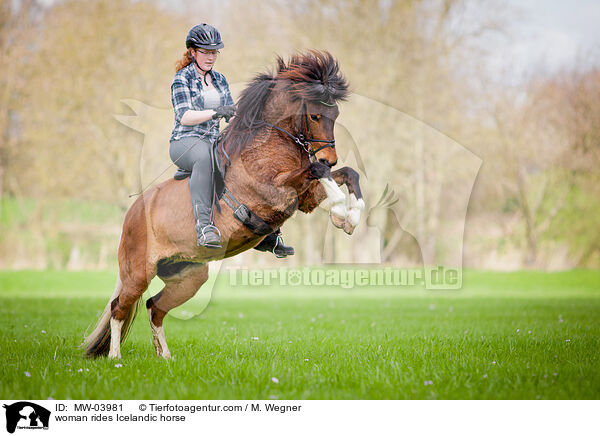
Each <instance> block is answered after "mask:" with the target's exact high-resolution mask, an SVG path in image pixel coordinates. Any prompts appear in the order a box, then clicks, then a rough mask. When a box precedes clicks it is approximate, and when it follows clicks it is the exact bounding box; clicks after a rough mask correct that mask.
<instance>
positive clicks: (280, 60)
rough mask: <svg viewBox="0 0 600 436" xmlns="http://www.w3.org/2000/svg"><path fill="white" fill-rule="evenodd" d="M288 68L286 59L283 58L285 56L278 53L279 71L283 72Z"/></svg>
mask: <svg viewBox="0 0 600 436" xmlns="http://www.w3.org/2000/svg"><path fill="white" fill-rule="evenodd" d="M285 70H287V66H286V65H285V61H284V60H283V58H282V57H281V56H279V55H277V72H278V73H281V72H283V71H285Z"/></svg>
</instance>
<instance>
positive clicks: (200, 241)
mask: <svg viewBox="0 0 600 436" xmlns="http://www.w3.org/2000/svg"><path fill="white" fill-rule="evenodd" d="M197 228H200V226H199V225H198V226H197ZM208 230H213V233H216V234H217V235H218V236H219V240H218V241H215V242H216V243H209V244H207V243H206V235H205V233H204V232H205V231H208ZM196 231H197V230H196ZM200 232H201V233H202V234H201V235H200V236H199V237H198V238H197V239H198V240H197V243H198V245H199V246H201V247H208V248H221V247H222V245H221V231H220V230H219V228H218V227H217V226H215V225H212V224H208V225H206V226H204V227H201V228H200Z"/></svg>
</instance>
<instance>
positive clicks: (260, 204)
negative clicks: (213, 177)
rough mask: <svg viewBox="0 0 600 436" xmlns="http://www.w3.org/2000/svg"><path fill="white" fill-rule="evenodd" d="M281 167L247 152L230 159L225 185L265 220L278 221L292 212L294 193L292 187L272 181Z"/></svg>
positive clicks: (263, 157)
mask: <svg viewBox="0 0 600 436" xmlns="http://www.w3.org/2000/svg"><path fill="white" fill-rule="evenodd" d="M280 166H281V165H280V164H278V163H277V162H276V161H274V160H273V159H272V158H269V157H268V155H266V154H264V153H258V152H257V150H246V151H245V152H244V153H243V154H242V155H240V156H236V157H235V158H232V160H231V166H230V167H229V168H228V170H227V173H226V176H225V185H226V186H227V189H228V190H229V191H231V192H232V193H233V194H234V195H235V196H236V197H237V198H238V200H239V201H240V202H242V203H244V204H246V205H247V206H248V207H249V208H250V209H252V210H253V211H254V212H255V213H257V214H259V215H260V216H261V217H262V218H263V219H265V220H266V221H272V222H275V221H281V220H282V219H285V218H284V217H286V218H287V217H288V216H289V215H291V214H292V213H293V210H292V209H294V210H295V207H296V203H297V201H296V197H297V194H296V191H295V189H294V188H293V187H291V186H280V187H276V186H275V183H274V181H273V178H274V177H275V175H277V173H278V172H279V171H280V168H279V167H280ZM267 215H268V216H267ZM269 218H272V219H269Z"/></svg>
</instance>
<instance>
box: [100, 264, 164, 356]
mask: <svg viewBox="0 0 600 436" xmlns="http://www.w3.org/2000/svg"><path fill="white" fill-rule="evenodd" d="M146 270H147V271H150V270H153V269H152V268H147V269H146ZM151 279H152V277H151V275H148V274H146V272H145V271H144V272H138V273H136V274H132V275H127V274H125V275H124V276H122V277H121V280H122V282H123V289H122V291H121V293H120V294H119V296H118V297H116V298H115V299H114V300H113V301H112V302H111V317H110V350H109V352H108V357H109V358H113V359H120V358H121V342H123V339H125V336H126V335H127V332H128V330H129V328H130V327H131V324H132V323H133V320H134V318H135V315H136V313H137V307H138V304H137V303H138V301H139V299H140V297H141V296H142V294H143V293H144V292H145V291H146V289H147V288H148V285H149V284H150V280H151Z"/></svg>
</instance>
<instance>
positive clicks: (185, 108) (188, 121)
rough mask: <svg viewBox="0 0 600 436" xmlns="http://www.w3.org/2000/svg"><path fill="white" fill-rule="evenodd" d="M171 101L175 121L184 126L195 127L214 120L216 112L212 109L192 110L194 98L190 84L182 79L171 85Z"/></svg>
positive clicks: (177, 79)
mask: <svg viewBox="0 0 600 436" xmlns="http://www.w3.org/2000/svg"><path fill="white" fill-rule="evenodd" d="M171 101H172V102H173V109H174V110H175V120H176V121H177V122H178V123H179V124H181V125H183V126H195V125H196V124H202V123H205V122H207V121H208V120H210V119H212V117H213V115H214V114H215V111H214V110H212V109H205V110H201V111H198V110H194V109H192V96H191V94H190V88H189V86H188V84H187V83H186V82H185V81H184V80H183V79H181V78H176V79H175V80H174V81H173V84H172V85H171Z"/></svg>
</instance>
